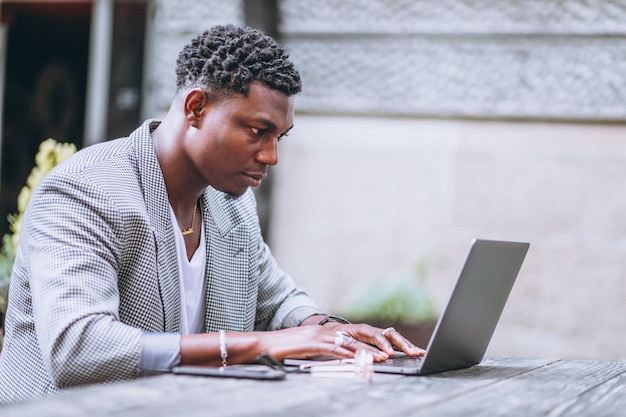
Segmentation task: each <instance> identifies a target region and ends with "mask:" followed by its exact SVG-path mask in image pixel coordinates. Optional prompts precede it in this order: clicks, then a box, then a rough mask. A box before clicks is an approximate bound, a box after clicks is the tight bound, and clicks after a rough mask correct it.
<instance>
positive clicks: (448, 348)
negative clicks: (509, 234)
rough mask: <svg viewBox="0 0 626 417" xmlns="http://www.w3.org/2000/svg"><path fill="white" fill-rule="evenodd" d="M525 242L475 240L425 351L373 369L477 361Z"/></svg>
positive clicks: (410, 370) (408, 370)
mask: <svg viewBox="0 0 626 417" xmlns="http://www.w3.org/2000/svg"><path fill="white" fill-rule="evenodd" d="M529 246H530V244H529V243H524V242H505V241H496V240H485V239H474V240H473V241H472V243H471V245H470V248H469V252H468V254H467V258H466V259H465V263H464V265H463V268H462V269H461V273H460V274H459V277H458V279H457V282H456V285H455V287H454V289H453V291H452V293H451V295H450V297H449V299H448V303H447V305H446V307H445V309H444V310H443V312H442V314H441V315H440V316H439V320H438V321H437V324H436V326H435V329H434V331H433V334H432V336H431V338H430V341H429V342H428V347H427V348H426V354H425V355H424V356H422V357H420V358H410V357H407V356H403V355H398V356H401V357H392V358H390V359H388V360H386V361H383V362H376V363H374V365H373V366H374V372H385V373H396V374H410V375H426V374H432V373H436V372H443V371H449V370H453V369H461V368H467V367H470V366H472V365H476V364H478V363H480V361H481V360H482V359H483V356H484V355H485V352H486V350H487V346H488V344H489V342H490V340H491V337H492V335H493V332H494V331H495V328H496V325H497V323H498V320H499V319H500V315H501V314H502V310H503V309H504V305H505V304H506V301H507V299H508V297H509V293H510V292H511V288H512V287H513V284H514V282H515V279H516V278H517V275H518V273H519V271H520V268H521V267H522V263H523V261H524V258H525V257H526V253H527V252H528V248H529ZM285 364H288V363H287V361H285ZM295 364H296V363H295V362H294V363H293V365H295Z"/></svg>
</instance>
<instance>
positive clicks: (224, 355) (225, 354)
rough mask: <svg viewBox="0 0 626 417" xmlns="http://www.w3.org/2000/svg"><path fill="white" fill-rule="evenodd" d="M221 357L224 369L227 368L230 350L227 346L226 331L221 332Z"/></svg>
mask: <svg viewBox="0 0 626 417" xmlns="http://www.w3.org/2000/svg"><path fill="white" fill-rule="evenodd" d="M220 356H221V358H222V368H225V367H226V358H228V350H227V346H226V332H225V331H224V330H220Z"/></svg>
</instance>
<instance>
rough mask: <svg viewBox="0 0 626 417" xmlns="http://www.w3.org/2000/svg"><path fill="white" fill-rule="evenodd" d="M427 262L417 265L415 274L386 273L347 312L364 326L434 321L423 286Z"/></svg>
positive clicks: (430, 301)
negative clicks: (366, 324)
mask: <svg viewBox="0 0 626 417" xmlns="http://www.w3.org/2000/svg"><path fill="white" fill-rule="evenodd" d="M429 270H430V262H429V261H428V260H426V259H424V260H422V261H420V262H419V263H418V265H417V267H416V268H415V270H414V271H409V272H406V271H405V272H397V273H389V274H388V275H386V276H384V277H382V278H380V279H378V280H376V282H375V283H374V284H373V285H371V286H370V287H369V288H368V289H367V290H366V291H365V292H364V294H363V295H361V296H360V297H359V298H358V301H357V302H355V303H354V304H353V305H352V306H351V307H350V308H349V309H348V311H347V312H346V316H347V317H349V318H350V319H351V320H354V321H359V322H365V323H386V324H388V325H393V324H400V323H402V324H420V323H428V322H432V321H434V320H435V319H436V318H437V309H436V306H435V302H434V300H433V298H432V297H431V295H430V292H429V291H428V289H427V286H426V279H427V276H428V273H429Z"/></svg>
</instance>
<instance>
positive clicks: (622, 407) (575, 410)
mask: <svg viewBox="0 0 626 417" xmlns="http://www.w3.org/2000/svg"><path fill="white" fill-rule="evenodd" d="M624 415H626V371H625V372H624V373H622V374H620V375H619V376H617V377H615V378H611V379H610V380H608V381H607V382H605V383H604V384H601V385H599V386H597V387H595V388H593V389H591V390H589V391H587V392H585V393H584V394H582V395H581V396H579V397H576V398H572V399H571V400H569V401H567V402H565V403H564V404H562V405H560V406H559V407H557V408H555V409H554V410H552V412H551V413H550V417H559V416H567V417H576V416H594V417H613V416H614V417H622V416H624Z"/></svg>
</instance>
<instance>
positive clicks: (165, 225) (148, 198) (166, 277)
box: [131, 121, 180, 332]
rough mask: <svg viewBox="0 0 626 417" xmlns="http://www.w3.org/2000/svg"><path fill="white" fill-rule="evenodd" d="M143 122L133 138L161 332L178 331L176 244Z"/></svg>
mask: <svg viewBox="0 0 626 417" xmlns="http://www.w3.org/2000/svg"><path fill="white" fill-rule="evenodd" d="M154 123H157V122H155V121H146V122H145V123H144V124H143V125H142V126H141V127H140V128H139V129H138V130H137V131H136V132H135V133H133V135H131V136H135V137H134V141H135V149H136V158H137V166H138V170H139V177H140V180H141V188H142V190H143V196H144V200H145V203H146V209H147V211H148V216H149V218H150V222H151V224H152V227H153V229H152V230H153V233H154V239H155V248H156V259H155V262H157V265H158V277H157V279H158V280H159V289H160V293H161V294H160V295H161V301H162V303H163V317H164V323H163V330H164V331H166V332H180V292H179V291H180V290H179V285H180V284H179V278H178V261H177V259H176V244H175V242H174V236H173V234H172V221H171V217H170V213H169V207H168V206H169V200H168V198H167V190H166V188H165V181H164V179H163V174H162V172H161V166H160V165H159V161H158V160H157V158H156V153H155V151H154V146H153V145H152V139H151V137H150V125H151V124H154Z"/></svg>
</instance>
